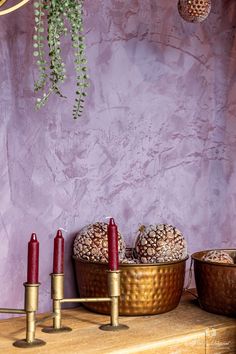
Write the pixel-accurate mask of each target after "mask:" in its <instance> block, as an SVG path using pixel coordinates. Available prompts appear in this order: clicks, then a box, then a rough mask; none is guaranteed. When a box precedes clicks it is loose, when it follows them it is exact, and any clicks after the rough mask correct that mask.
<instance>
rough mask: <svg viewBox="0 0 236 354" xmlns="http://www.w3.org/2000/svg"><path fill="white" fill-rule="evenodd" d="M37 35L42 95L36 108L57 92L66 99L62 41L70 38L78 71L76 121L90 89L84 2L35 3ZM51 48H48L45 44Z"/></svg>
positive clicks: (42, 0)
mask: <svg viewBox="0 0 236 354" xmlns="http://www.w3.org/2000/svg"><path fill="white" fill-rule="evenodd" d="M34 13H35V34H34V37H33V39H34V41H33V46H34V52H33V54H34V56H35V58H36V63H37V65H38V70H39V77H38V80H37V81H36V82H35V87H34V89H35V92H41V97H39V98H37V101H36V108H41V107H42V106H44V105H45V103H46V102H47V100H48V98H49V96H50V95H51V94H52V93H54V94H57V95H59V96H60V97H65V96H64V95H63V94H62V92H61V85H62V84H63V82H64V81H65V79H66V69H65V64H64V62H63V59H62V48H61V40H62V37H63V36H66V35H68V34H69V35H70V38H71V43H72V48H73V50H74V65H75V72H76V90H75V103H74V107H73V118H75V119H76V118H78V117H80V116H81V114H82V112H83V107H84V99H85V96H86V89H87V87H88V75H87V66H86V64H87V60H86V56H85V44H84V36H83V0H36V1H35V2H34ZM46 43H47V44H48V49H47V50H46V49H45V44H46Z"/></svg>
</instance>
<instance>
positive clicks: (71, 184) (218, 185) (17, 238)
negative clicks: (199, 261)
mask: <svg viewBox="0 0 236 354" xmlns="http://www.w3.org/2000/svg"><path fill="white" fill-rule="evenodd" d="M33 23H34V22H33V10H32V6H31V4H28V5H26V6H24V7H23V8H22V9H20V10H18V11H17V12H15V13H12V14H11V15H7V16H4V17H2V18H1V19H0V53H1V55H0V75H1V76H0V77H1V82H0V87H1V91H0V97H1V99H0V115H1V119H0V150H1V157H0V171H1V173H0V186H1V201H0V240H1V244H0V251H1V253H0V280H1V287H0V307H4V306H5V307H10V306H11V307H21V306H23V286H22V283H23V282H24V281H25V280H26V258H27V242H28V241H29V238H30V235H31V233H32V232H36V234H37V236H38V239H39V241H40V281H41V283H42V285H41V288H40V303H39V311H47V310H49V309H50V300H49V299H50V280H49V273H50V272H51V271H52V252H53V238H54V236H55V233H56V230H57V229H58V228H59V227H62V228H63V229H65V230H66V231H64V237H65V245H66V257H65V261H66V264H65V273H66V281H65V285H66V287H65V295H66V296H74V295H75V294H76V289H75V282H74V275H73V267H72V260H71V254H72V249H71V246H72V241H73V238H74V236H75V234H76V232H77V231H78V230H79V229H81V228H82V227H83V226H85V225H86V224H88V223H91V222H95V221H98V220H101V221H103V220H104V217H106V216H110V215H112V216H113V217H114V218H115V220H116V221H117V223H118V226H119V229H120V231H121V232H122V234H123V235H124V237H125V239H126V241H127V244H128V245H129V246H132V243H133V241H134V237H135V231H136V230H137V228H138V227H139V225H140V224H143V223H145V224H149V223H161V222H164V223H165V222H166V223H170V224H173V225H175V226H177V227H178V228H179V229H180V230H181V231H182V232H183V234H184V235H185V237H186V239H187V242H188V248H189V253H192V252H194V251H196V250H201V249H207V248H214V247H224V248H225V247H235V246H236V242H235V229H236V211H235V208H236V183H235V180H236V179H235V178H236V171H235V166H236V163H235V156H236V119H235V115H236V39H235V26H236V4H235V1H233V0H228V1H226V0H223V1H220V2H217V1H215V2H213V8H212V12H211V14H210V16H209V17H208V19H207V20H206V21H205V22H204V23H202V24H197V25H195V24H189V23H186V22H184V21H183V20H182V19H181V18H180V16H179V14H178V12H177V7H176V4H175V2H173V1H172V0H145V1H143V0H126V1H123V0H120V1H118V0H106V1H102V0H96V1H94V0H86V1H85V34H86V43H87V56H88V60H89V72H90V77H91V86H90V89H89V96H88V99H87V102H86V108H85V111H84V114H83V117H82V118H81V119H80V120H78V121H74V120H73V119H72V116H71V109H72V104H73V99H74V97H73V92H74V91H73V90H74V86H73V85H74V71H73V57H72V52H71V50H70V47H69V43H68V42H65V43H64V47H65V57H66V58H65V60H66V63H67V67H68V72H69V75H68V81H67V83H66V87H65V92H66V93H67V95H68V99H67V100H65V101H61V100H59V99H57V98H51V99H50V102H49V104H48V105H47V106H46V107H45V108H43V109H42V110H40V111H38V112H35V111H34V101H35V96H34V93H33V81H34V79H35V78H36V69H35V65H34V64H33V59H32V35H33Z"/></svg>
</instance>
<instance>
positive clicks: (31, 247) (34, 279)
mask: <svg viewBox="0 0 236 354" xmlns="http://www.w3.org/2000/svg"><path fill="white" fill-rule="evenodd" d="M38 282H39V242H38V240H37V236H36V234H32V235H31V239H30V241H29V243H28V268H27V283H28V284H38Z"/></svg>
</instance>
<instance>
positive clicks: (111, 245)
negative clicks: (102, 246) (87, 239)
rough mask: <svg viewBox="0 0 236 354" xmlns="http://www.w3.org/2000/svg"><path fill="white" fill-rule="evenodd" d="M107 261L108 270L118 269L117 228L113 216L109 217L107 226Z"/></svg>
mask: <svg viewBox="0 0 236 354" xmlns="http://www.w3.org/2000/svg"><path fill="white" fill-rule="evenodd" d="M107 233H108V263H109V269H110V270H118V267H119V257H118V230H117V226H116V224H115V221H114V219H113V218H111V219H110V221H109V224H108V228H107Z"/></svg>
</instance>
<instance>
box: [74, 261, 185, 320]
mask: <svg viewBox="0 0 236 354" xmlns="http://www.w3.org/2000/svg"><path fill="white" fill-rule="evenodd" d="M187 259H188V257H186V258H185V259H183V260H181V261H175V262H168V263H158V264H120V270H121V296H120V303H119V313H120V315H125V316H136V315H154V314H158V313H163V312H167V311H170V310H173V309H174V308H175V307H177V306H178V304H179V301H180V298H181V295H182V291H183V285H184V277H185V264H186V260H187ZM74 260H75V273H76V281H77V286H78V290H79V294H80V297H107V296H108V293H107V274H106V270H107V269H108V268H107V264H104V263H95V262H89V261H84V260H81V259H78V258H74ZM84 306H85V307H86V308H87V309H89V310H92V311H94V312H98V313H102V314H110V304H109V303H108V302H97V303H96V302H89V303H84Z"/></svg>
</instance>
